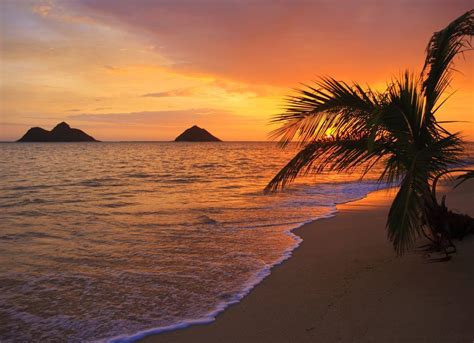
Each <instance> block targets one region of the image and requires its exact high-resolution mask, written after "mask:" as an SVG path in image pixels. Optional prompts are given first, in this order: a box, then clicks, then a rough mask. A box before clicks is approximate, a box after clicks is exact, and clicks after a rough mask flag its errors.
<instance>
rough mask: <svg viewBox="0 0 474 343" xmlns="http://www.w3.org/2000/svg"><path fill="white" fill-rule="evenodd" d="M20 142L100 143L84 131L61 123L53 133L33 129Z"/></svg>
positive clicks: (37, 128)
mask: <svg viewBox="0 0 474 343" xmlns="http://www.w3.org/2000/svg"><path fill="white" fill-rule="evenodd" d="M18 142H98V141H97V140H96V139H95V138H94V137H92V136H89V135H88V134H87V133H85V132H84V131H82V130H79V129H73V128H71V127H70V126H69V125H68V124H67V123H65V122H62V123H59V124H58V125H56V126H55V127H54V129H52V130H51V131H48V130H45V129H43V128H41V127H32V128H31V129H29V130H28V131H27V132H26V133H25V134H24V135H23V137H21V138H20V139H19V140H18Z"/></svg>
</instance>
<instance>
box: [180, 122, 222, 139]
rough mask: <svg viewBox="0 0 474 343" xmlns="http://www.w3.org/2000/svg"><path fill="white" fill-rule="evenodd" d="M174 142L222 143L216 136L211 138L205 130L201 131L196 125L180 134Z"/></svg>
mask: <svg viewBox="0 0 474 343" xmlns="http://www.w3.org/2000/svg"><path fill="white" fill-rule="evenodd" d="M174 141H175V142H222V141H221V140H220V139H219V138H217V137H216V136H213V135H212V134H211V133H209V131H207V130H206V129H202V128H200V127H199V126H197V125H194V126H193V127H190V128H189V129H187V130H185V131H184V132H183V133H182V134H180V135H179V136H178V137H176V139H175V140H174Z"/></svg>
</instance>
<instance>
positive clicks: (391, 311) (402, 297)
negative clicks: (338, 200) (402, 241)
mask: <svg viewBox="0 0 474 343" xmlns="http://www.w3.org/2000/svg"><path fill="white" fill-rule="evenodd" d="M392 197H393V192H388V191H386V190H382V191H378V192H374V193H371V194H370V195H369V196H368V197H367V198H365V199H362V200H359V201H356V202H352V203H348V204H344V205H340V206H338V211H339V212H338V213H337V215H336V216H335V217H334V218H330V219H324V220H317V221H315V222H312V223H309V224H307V225H304V226H303V227H301V228H299V229H297V230H296V231H295V233H296V234H297V235H299V236H301V237H302V238H303V240H304V241H303V243H302V244H301V246H300V247H299V248H298V249H296V250H295V251H294V253H293V257H291V258H290V259H289V260H287V261H286V262H284V263H283V264H282V265H279V266H277V267H275V268H274V269H273V270H272V274H271V275H270V276H269V277H267V278H266V279H265V280H264V281H263V282H262V283H260V284H259V285H258V286H257V287H256V288H255V289H254V290H253V291H252V292H251V293H250V294H249V295H248V296H246V297H245V298H244V299H243V300H242V301H241V302H240V303H239V304H237V305H234V306H231V307H230V308H228V309H227V310H226V311H224V312H223V313H222V314H220V315H219V316H218V317H217V319H216V320H215V321H214V322H213V323H211V324H207V325H196V326H192V327H189V328H186V329H182V330H177V331H172V332H166V333H162V334H158V335H153V336H148V337H146V338H145V339H144V340H143V341H144V342H472V341H473V340H474V325H473V323H474V292H473V290H474V267H473V261H474V236H470V237H467V238H466V239H465V240H464V241H461V242H458V241H457V242H456V245H457V248H458V253H457V254H455V255H454V256H453V259H452V261H450V262H447V263H428V259H427V257H426V256H424V255H423V254H422V253H420V252H416V251H412V252H410V253H408V254H406V255H405V256H403V257H397V256H396V255H395V253H394V251H393V249H392V246H391V245H390V243H389V242H388V241H387V239H386V231H385V221H386V217H387V212H388V206H389V204H390V201H391V199H392ZM473 199H474V182H472V181H470V182H467V183H465V184H464V185H463V186H461V187H460V188H458V189H456V190H455V191H452V192H450V193H449V195H448V198H447V204H448V206H449V207H450V208H451V209H455V210H458V211H459V212H462V213H468V214H470V215H471V216H472V215H474V206H473V204H472V201H473ZM421 244H423V241H420V245H421Z"/></svg>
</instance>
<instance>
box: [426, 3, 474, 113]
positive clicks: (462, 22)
mask: <svg viewBox="0 0 474 343" xmlns="http://www.w3.org/2000/svg"><path fill="white" fill-rule="evenodd" d="M472 35H474V10H470V11H468V12H466V13H464V14H463V15H461V16H460V17H458V18H457V19H455V20H454V21H452V22H451V23H450V24H449V25H448V26H447V27H446V28H444V29H443V30H441V31H438V32H435V33H434V34H433V36H432V37H431V39H430V41H429V43H428V46H427V47H426V60H425V64H424V67H423V71H422V75H423V78H424V82H423V91H424V94H425V95H426V109H425V112H426V113H427V115H430V114H431V113H432V110H433V108H434V107H435V105H436V103H437V102H438V100H439V99H440V97H441V96H442V94H443V92H444V91H445V90H446V88H447V87H448V86H449V84H450V82H451V72H452V71H453V70H454V69H453V68H454V63H453V60H454V58H455V57H456V56H457V55H458V54H459V53H462V52H464V51H466V50H468V49H470V48H471V42H470V39H471V36H472Z"/></svg>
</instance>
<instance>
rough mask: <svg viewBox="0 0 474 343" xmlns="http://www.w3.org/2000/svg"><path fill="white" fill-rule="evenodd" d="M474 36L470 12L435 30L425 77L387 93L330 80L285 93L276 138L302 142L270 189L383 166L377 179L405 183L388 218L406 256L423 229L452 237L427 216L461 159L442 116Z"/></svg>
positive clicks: (406, 77) (406, 79) (436, 237)
mask: <svg viewBox="0 0 474 343" xmlns="http://www.w3.org/2000/svg"><path fill="white" fill-rule="evenodd" d="M473 34H474V10H471V11H468V12H467V13H465V14H463V15H462V16H460V17H459V18H457V19H456V20H454V21H453V22H452V23H450V24H449V25H448V26H447V27H446V28H444V29H443V30H441V31H439V32H436V33H434V34H433V36H432V37H431V39H430V41H429V43H428V46H427V48H426V60H425V64H424V67H423V69H422V72H421V73H420V74H414V73H411V72H409V71H406V72H404V73H403V74H402V75H401V76H400V77H398V78H395V79H393V80H391V81H390V82H389V83H388V85H387V88H386V90H385V91H383V92H378V91H376V90H373V89H371V88H370V87H364V86H362V85H361V84H358V83H351V84H348V83H345V82H343V81H339V80H336V79H334V78H331V77H322V78H320V79H319V80H318V81H316V82H315V84H314V85H307V86H305V87H304V88H302V89H299V90H297V94H296V95H294V96H290V97H289V98H287V106H286V108H285V109H286V111H285V112H284V113H282V114H279V115H277V116H276V117H275V118H273V122H275V123H278V124H280V127H279V128H278V129H276V130H275V131H273V132H272V137H273V138H276V139H279V141H280V144H281V145H282V146H283V147H284V146H286V145H287V144H289V143H290V142H292V141H295V140H296V141H297V142H298V143H297V144H298V145H299V148H300V151H299V152H298V153H297V154H296V156H294V157H293V159H292V160H291V161H290V162H289V163H288V164H287V165H286V166H285V167H284V168H283V169H282V170H281V171H280V172H279V173H278V174H277V175H276V176H275V177H274V178H273V180H271V182H270V183H269V184H268V186H267V187H266V191H276V190H278V189H280V188H284V187H285V186H286V185H287V184H288V183H289V182H291V181H293V180H294V179H295V178H297V177H298V176H300V175H303V174H311V173H320V172H327V171H335V172H354V171H356V170H357V171H360V170H362V174H363V175H365V173H366V172H367V171H368V170H370V169H371V168H372V167H373V166H374V164H376V163H379V164H382V165H383V171H382V173H381V175H380V178H379V180H380V181H381V182H388V183H396V184H399V189H398V193H397V194H396V196H395V198H394V200H393V203H392V205H391V208H390V212H389V214H388V220H387V229H388V237H389V239H390V240H391V242H392V243H393V245H394V248H395V250H396V251H397V252H398V253H399V254H402V253H403V252H405V251H406V250H407V249H408V248H410V247H411V246H412V245H413V243H414V242H415V240H416V239H417V238H418V237H419V236H420V235H421V234H427V235H428V236H429V237H430V238H431V239H432V240H433V241H438V243H440V244H441V243H442V241H444V240H445V239H448V240H449V242H450V238H449V237H448V236H446V234H445V233H443V230H440V229H439V227H438V228H437V227H435V226H437V224H433V223H430V221H429V220H428V219H429V218H431V217H432V213H431V212H432V211H436V210H437V209H438V210H439V208H440V206H441V205H439V204H438V202H437V200H436V197H435V196H434V197H433V195H432V193H434V192H433V191H432V187H433V181H434V180H435V179H436V178H437V176H438V175H440V174H445V173H448V171H449V170H450V168H452V166H453V165H456V164H458V163H459V162H460V156H461V153H462V151H463V145H462V141H461V138H460V136H459V134H458V133H451V132H448V131H447V130H446V129H445V128H444V127H443V126H442V124H443V122H440V121H438V120H437V119H436V113H437V111H438V110H439V108H440V107H441V106H442V105H443V104H444V102H445V101H446V100H447V98H449V96H446V92H447V90H448V88H449V86H450V83H451V80H452V77H453V72H454V60H455V57H456V56H458V55H459V54H462V53H463V52H465V51H466V50H469V49H470V48H471V44H470V39H471V36H472V35H473ZM328 132H331V135H330V136H329V137H328V136H327V133H328ZM472 176H473V175H472V172H470V174H469V173H467V174H464V177H465V178H468V177H472ZM443 206H444V203H443ZM426 228H427V229H428V233H426V232H425V231H423V230H424V229H426ZM440 237H441V238H440Z"/></svg>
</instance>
